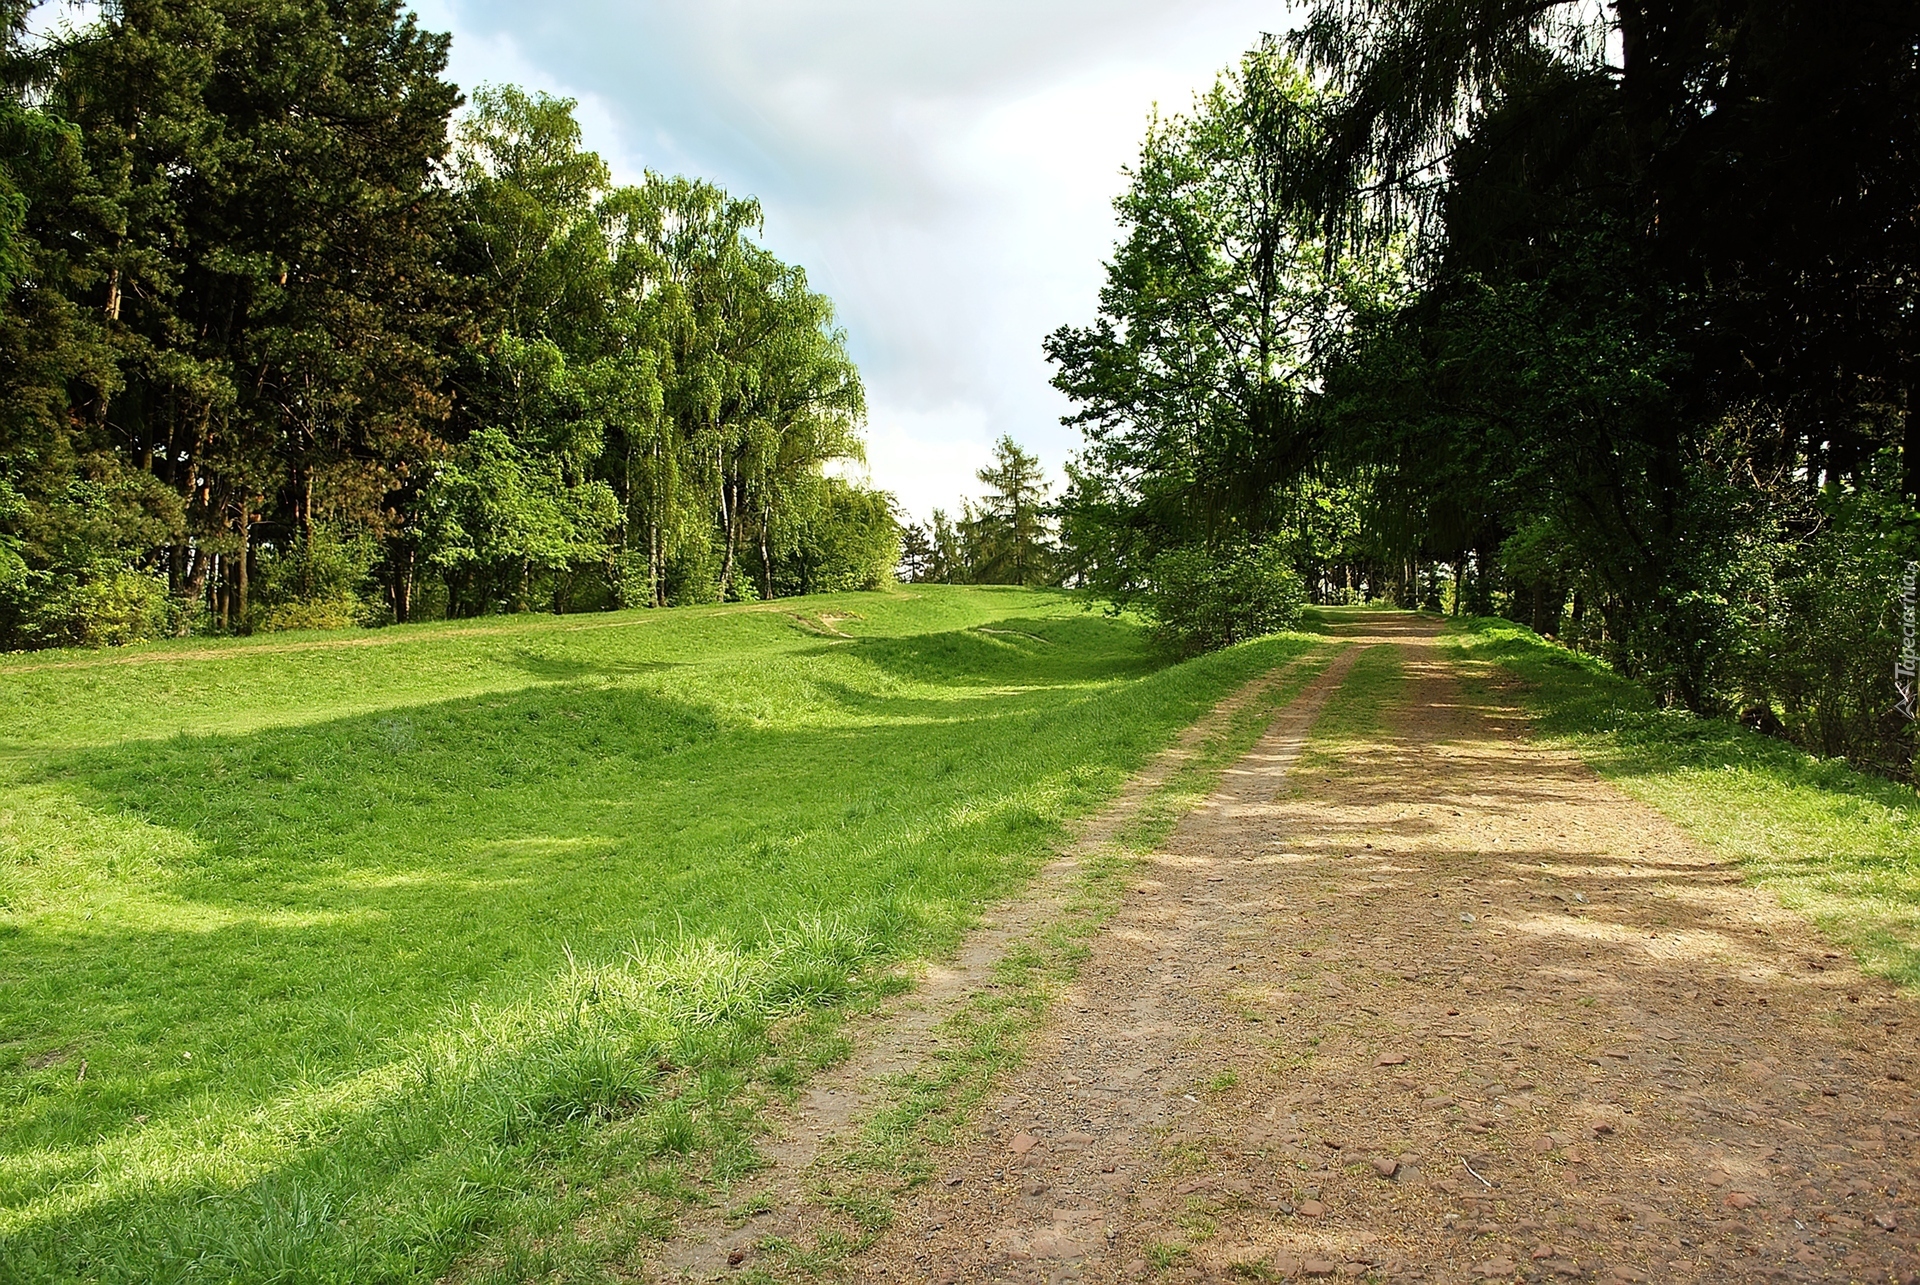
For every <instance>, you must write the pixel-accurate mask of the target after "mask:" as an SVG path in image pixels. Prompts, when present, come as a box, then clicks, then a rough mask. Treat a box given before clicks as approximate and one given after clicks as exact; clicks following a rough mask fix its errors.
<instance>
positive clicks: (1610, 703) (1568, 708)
mask: <svg viewBox="0 0 1920 1285" xmlns="http://www.w3.org/2000/svg"><path fill="white" fill-rule="evenodd" d="M1448 643H1449V645H1450V646H1451V647H1452V648H1453V650H1454V653H1455V655H1456V656H1457V657H1458V658H1459V659H1460V660H1461V661H1462V662H1463V663H1464V664H1465V665H1466V666H1467V667H1468V669H1469V671H1470V672H1472V673H1477V675H1478V677H1479V679H1480V680H1482V681H1485V680H1487V679H1488V678H1489V677H1490V676H1491V675H1490V673H1489V670H1490V669H1491V668H1492V667H1495V666H1497V667H1498V668H1500V669H1502V670H1505V671H1507V672H1508V673H1510V674H1511V675H1513V676H1514V677H1516V678H1518V679H1519V680H1520V688H1519V693H1520V696H1521V698H1522V700H1523V701H1524V703H1525V705H1526V707H1527V708H1528V710H1529V711H1530V713H1531V714H1532V716H1533V718H1534V724H1535V727H1536V729H1537V732H1538V734H1539V735H1541V736H1543V737H1545V738H1547V739H1549V740H1551V741H1555V742H1558V743H1561V744H1564V745H1568V746H1570V747H1572V748H1574V749H1576V750H1577V751H1578V752H1579V753H1580V754H1581V755H1582V756H1583V757H1584V758H1585V759H1586V760H1587V761H1588V762H1589V763H1591V764H1592V765H1593V767H1594V768H1595V769H1596V770H1598V771H1599V772H1600V774H1601V775H1603V776H1605V777H1607V778H1608V779H1609V780H1611V781H1613V782H1614V783H1615V784H1617V785H1619V786H1620V787H1621V788H1622V789H1624V790H1625V791H1626V792H1627V793H1629V794H1631V795H1633V796H1634V797H1635V798H1638V799H1641V800H1643V801H1644V802H1647V803H1649V804H1651V805H1653V806H1654V807H1656V808H1658V809H1659V810H1660V811H1662V812H1664V813H1666V814H1667V816H1669V817H1671V818H1672V819H1673V820H1674V821H1676V822H1677V823H1678V824H1679V825H1680V826H1681V827H1682V828H1684V829H1685V830H1687V832H1688V833H1690V834H1691V835H1693V836H1694V838H1696V839H1698V840H1699V841H1700V842H1702V843H1703V844H1705V845H1706V846H1707V847H1708V848H1710V849H1712V850H1713V851H1714V852H1716V853H1718V854H1720V855H1722V856H1724V857H1727V858H1729V859H1731V860H1734V861H1737V862H1739V863H1741V865H1742V866H1743V867H1744V869H1745V871H1746V873H1747V874H1748V876H1749V877H1750V878H1752V879H1753V880H1754V881H1755V882H1757V883H1759V884H1760V885H1762V886H1764V887H1766V888H1769V889H1772V890H1773V891H1774V892H1776V893H1777V894H1778V895H1779V896H1780V898H1781V899H1782V900H1783V901H1784V902H1785V903H1786V904H1787V905H1788V906H1791V907H1793V908H1795V909H1797V910H1800V911H1802V912H1804V913H1805V914H1807V915H1808V916H1810V917H1811V918H1812V919H1813V920H1814V921H1815V922H1817V923H1818V924H1819V925H1820V927H1821V928H1822V930H1823V931H1824V932H1826V933H1827V934H1828V935H1829V936H1830V937H1831V938H1832V939H1833V940H1835V941H1837V942H1840V943H1842V944H1844V945H1846V946H1847V947H1849V948H1851V949H1852V950H1853V951H1854V952H1855V953H1856V954H1857V955H1858V956H1859V957H1860V960H1861V962H1862V963H1863V964H1864V965H1865V966H1866V967H1867V968H1869V969H1870V970H1872V971H1875V972H1879V973H1881V974H1884V975H1885V976H1888V977H1891V978H1893V979H1895V980H1897V981H1899V982H1901V983H1902V984H1904V985H1907V986H1920V800H1917V799H1916V797H1915V794H1914V791H1913V790H1912V789H1911V788H1910V787H1907V786H1904V785H1900V784H1898V783H1895V782H1892V781H1888V780H1885V779H1883V778H1880V777H1875V776H1870V775H1867V774H1865V773H1861V772H1856V771H1854V770H1852V769H1851V768H1849V767H1848V766H1847V765H1846V764H1844V763H1842V762H1838V761H1835V760H1822V759H1816V758H1814V757H1812V756H1810V755H1808V754H1805V753H1803V752H1801V751H1800V750H1797V749H1794V748H1793V747H1792V746H1789V745H1787V744H1785V743H1783V742H1781V741H1777V740H1774V739H1772V738H1770V737H1765V736H1761V735H1759V734H1757V733H1754V732H1750V731H1748V730H1747V729H1745V728H1743V727H1740V726H1739V725H1737V724H1735V723H1731V722H1728V721H1726V720H1723V719H1701V718H1695V717H1693V716H1691V715H1688V714H1685V713H1682V712H1678V711H1674V710H1659V709H1656V708H1654V705H1653V702H1652V700H1651V698H1650V697H1649V696H1648V695H1647V693H1646V692H1645V691H1644V690H1643V689H1641V688H1640V687H1639V686H1637V685H1635V684H1633V683H1631V682H1628V681H1626V680H1625V679H1623V678H1621V677H1619V676H1618V675H1616V674H1614V673H1613V672H1612V671H1611V670H1609V669H1607V668H1606V666H1604V665H1602V664H1601V663H1599V662H1598V661H1595V660H1593V659H1592V658H1590V657H1584V656H1578V655H1575V654H1573V653H1572V652H1569V651H1566V650H1565V649H1563V648H1560V647H1557V646H1555V645H1554V644H1552V643H1549V642H1546V641H1544V640H1543V639H1541V638H1539V637H1537V636H1535V635H1534V634H1533V633H1532V632H1531V631H1529V630H1527V629H1524V628H1522V627H1520V626H1518V625H1512V624H1508V623H1507V622H1505V621H1499V620H1476V621H1470V622H1465V623H1463V624H1457V625H1456V626H1455V627H1454V628H1453V629H1452V630H1451V631H1450V632H1449V635H1448ZM1889 663H1891V662H1889Z"/></svg>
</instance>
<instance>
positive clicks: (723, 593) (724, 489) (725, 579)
mask: <svg viewBox="0 0 1920 1285" xmlns="http://www.w3.org/2000/svg"><path fill="white" fill-rule="evenodd" d="M720 521H721V524H722V525H723V526H724V527H725V529H726V533H727V556H726V558H725V560H724V561H722V562H721V564H720V601H722V602H725V601H726V600H727V595H728V594H730V593H732V592H733V558H734V553H735V551H736V550H737V549H738V548H739V546H740V497H739V495H738V494H736V493H735V491H734V486H733V483H732V482H722V483H721V484H720Z"/></svg>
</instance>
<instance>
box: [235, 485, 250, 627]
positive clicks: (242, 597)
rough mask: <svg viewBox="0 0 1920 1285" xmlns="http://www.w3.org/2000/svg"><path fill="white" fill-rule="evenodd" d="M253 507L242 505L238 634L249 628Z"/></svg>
mask: <svg viewBox="0 0 1920 1285" xmlns="http://www.w3.org/2000/svg"><path fill="white" fill-rule="evenodd" d="M250 507H252V506H251V504H250V503H249V502H248V501H245V500H243V501H241V503H240V559H239V561H238V562H236V563H235V564H234V600H235V603H236V605H237V611H238V615H237V616H236V618H235V621H234V631H235V632H236V633H238V632H243V631H245V629H246V627H247V563H248V562H249V561H251V560H252V557H253V523H252V521H251V520H250V519H251V515H250V514H249V513H248V512H247V510H248V509H249V508H250Z"/></svg>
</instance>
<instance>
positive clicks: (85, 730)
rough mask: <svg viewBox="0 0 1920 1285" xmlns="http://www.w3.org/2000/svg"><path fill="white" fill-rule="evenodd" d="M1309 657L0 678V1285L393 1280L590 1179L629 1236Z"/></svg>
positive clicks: (548, 632) (135, 654)
mask: <svg viewBox="0 0 1920 1285" xmlns="http://www.w3.org/2000/svg"><path fill="white" fill-rule="evenodd" d="M1312 645H1313V643H1312V641H1311V640H1310V639H1306V638H1301V637H1282V638H1274V639H1268V640H1265V641H1263V642H1260V643H1257V644H1253V645H1251V646H1247V647H1242V648H1237V649H1235V650H1233V651H1230V652H1227V653H1223V654H1219V655H1216V656H1212V657H1208V658H1205V659H1203V660H1200V661H1196V662H1192V663H1188V664H1184V665H1178V666H1167V665H1165V664H1164V663H1163V662H1161V661H1160V660H1159V659H1157V658H1156V657H1155V656H1154V655H1153V654H1152V653H1151V652H1150V651H1149V650H1148V648H1147V646H1146V643H1145V640H1144V638H1143V636H1142V633H1141V631H1140V630H1139V629H1138V628H1137V627H1136V626H1135V625H1133V624H1131V623H1129V622H1127V621H1124V620H1112V619H1107V618H1104V617H1102V616H1099V615H1097V614H1088V613H1085V612H1083V611H1082V610H1081V609H1080V608H1079V606H1078V605H1077V604H1075V603H1073V602H1071V601H1069V600H1068V599H1066V598H1065V597H1063V596H1061V595H1054V594H1046V593H1037V592H1029V591H1021V590H1002V589H960V588H927V589H925V590H924V591H916V592H915V593H912V594H908V593H897V594H888V595H846V596H840V597H827V598H811V599H804V600H795V601H792V602H784V603H780V604H767V605H748V606H741V607H728V608H711V609H694V610H684V611H674V612H662V613H626V614H620V615H611V616H584V617H569V618H553V617H527V618H517V619H507V620H503V619H492V620H483V621H477V622H471V623H468V624H461V625H432V626H417V627H406V628H399V629H390V630H385V631H380V632H377V633H372V634H364V635H360V634H355V635H345V636H324V635H309V636H296V635H279V636H275V637H272V638H266V639H256V640H245V641H236V642H231V643H219V644H208V643H204V642H184V643H175V644H164V645H156V646H150V647H146V648H140V649H129V650H127V651H123V652H114V653H57V654H40V655H28V656H16V657H8V658H0V996H4V999H3V1000H0V1279H4V1280H9V1281H12V1280H19V1281H56V1280H59V1281H65V1280H75V1279H79V1280H100V1281H174V1280H195V1281H202V1280H229V1279H233V1280H249V1281H255V1280H262V1281H264V1280H275V1281H355V1282H362V1281H380V1280H415V1279H431V1278H434V1277H435V1276H437V1275H439V1274H440V1273H442V1272H444V1271H445V1270H446V1269H447V1267H448V1265H449V1264H450V1263H452V1262H454V1261H455V1260H456V1258H457V1257H458V1256H459V1255H461V1254H462V1253H463V1252H464V1251H466V1250H469V1249H470V1248H471V1247H472V1246H473V1245H474V1243H475V1241H476V1238H477V1237H481V1236H485V1235H488V1234H492V1233H497V1232H501V1231H502V1229H510V1228H512V1227H515V1226H520V1227H527V1226H536V1227H537V1226H538V1225H541V1224H542V1223H543V1222H544V1223H549V1224H550V1223H553V1222H554V1221H556V1220H559V1219H581V1218H590V1217H600V1216H608V1217H613V1216H614V1215H612V1214H608V1213H607V1211H606V1210H605V1209H604V1208H603V1206H604V1204H605V1201H604V1200H601V1199H600V1198H599V1197H597V1196H596V1193H595V1190H594V1185H595V1182H596V1177H599V1178H608V1179H609V1180H610V1177H611V1175H613V1174H615V1173H616V1172H617V1173H619V1174H622V1175H625V1178H624V1181H625V1182H626V1183H627V1186H626V1187H625V1188H623V1189H622V1190H623V1193H624V1194H623V1195H622V1197H621V1203H622V1205H623V1210H622V1211H619V1213H618V1216H617V1218H616V1221H620V1230H619V1234H620V1235H625V1236H629V1237H635V1238H637V1237H642V1236H645V1235H649V1234H654V1233H655V1232H657V1231H658V1230H659V1227H660V1225H661V1224H660V1221H659V1220H660V1218H662V1217H664V1216H665V1213H666V1212H670V1211H671V1209H672V1207H673V1205H674V1202H675V1201H676V1200H678V1199H681V1198H684V1197H687V1196H689V1195H691V1194H692V1193H693V1191H694V1189H695V1188H696V1187H698V1186H699V1185H701V1184H705V1183H711V1182H714V1181H716V1180H717V1181H721V1182H724V1181H725V1180H727V1179H729V1178H730V1177H734V1176H737V1175H740V1174H743V1173H746V1172H748V1171H750V1170H751V1168H752V1167H753V1164H754V1158H753V1136H754V1135H753V1128H752V1122H753V1111H754V1109H755V1105H756V1104H757V1103H759V1102H762V1101H764V1100H765V1099H766V1098H767V1097H768V1096H769V1095H778V1094H779V1093H782V1092H787V1091H791V1088H792V1086H793V1085H795V1084H797V1083H799V1082H801V1081H802V1080H803V1079H804V1078H805V1076H806V1075H807V1074H808V1073H809V1072H810V1070H812V1069H813V1068H815V1067H817V1066H818V1065H820V1064H822V1063H824V1062H826V1061H830V1060H831V1059H832V1058H833V1057H834V1056H836V1054H837V1053H838V1051H839V1050H840V1049H841V1048H842V1047H843V1042H842V1041H841V1040H840V1037H839V1036H838V1035H837V1034H836V1022H837V1014H840V1013H843V1012H845V1011H847V1010H848V1009H849V1008H857V1007H858V1006H859V1005H861V1004H862V1003H866V1002H871V1000H872V999H873V998H874V997H875V996H877V995H879V994H882V993H884V992H886V991H887V990H888V989H890V988H893V987H896V986H898V985H899V984H900V983H899V982H897V980H895V978H896V976H897V974H896V973H895V972H893V971H891V969H890V966H891V965H894V964H896V963H898V962H899V961H901V960H903V959H907V958H911V957H915V956H921V955H926V954H932V953H938V952H940V951H941V950H943V949H945V948H947V947H949V946H950V945H951V944H952V943H953V942H955V941H956V940H957V937H958V935H959V933H960V932H961V931H962V930H963V929H964V927H965V926H966V925H967V924H968V923H969V922H970V921H971V920H972V918H973V917H974V916H975V915H976V913H977V911H978V909H979V908H980V907H981V906H982V904H983V903H985V902H987V901H989V900H991V899H993V898H995V897H997V896H1001V895H1004V894H1005V893H1007V892H1008V891H1010V890H1011V889H1013V888H1014V887H1016V886H1017V884H1018V883H1019V881H1020V880H1022V879H1023V878H1025V877H1026V876H1028V875H1029V874H1030V873H1031V872H1032V871H1033V870H1034V869H1036V868H1037V866H1038V864H1039V863H1040V862H1041V861H1042V860H1043V859H1044V858H1045V856H1046V854H1047V853H1048V852H1049V851H1051V850H1052V848H1053V847H1054V845H1056V844H1057V843H1058V842H1059V840H1060V838H1061V836H1062V835H1063V833H1064V827H1065V825H1066V823H1068V822H1069V821H1070V820H1071V819H1072V818H1074V817H1076V816H1078V815H1081V814H1084V813H1085V812H1087V811H1088V810H1090V809H1091V808H1093V807H1094V806H1096V805H1097V804H1098V803H1099V802H1100V801H1101V800H1103V799H1104V798H1106V797H1107V796H1109V795H1110V794H1111V793H1112V791H1113V790H1114V789H1116V788H1117V786H1118V785H1119V783H1120V782H1121V780H1123V779H1124V777H1125V775H1126V774H1127V773H1129V772H1130V771H1131V770H1133V769H1134V768H1135V767H1137V766H1138V765H1139V764H1140V763H1141V762H1142V761H1143V760H1144V758H1145V757H1146V756H1147V755H1148V754H1150V753H1151V752H1152V751H1154V750H1155V749H1157V748H1158V747H1160V746H1161V745H1163V744H1165V743H1166V742H1167V741H1168V740H1169V739H1170V738H1171V737H1172V736H1173V735H1174V734H1175V732H1176V731H1177V730H1178V729H1179V728H1180V727H1182V726H1184V725H1185V724H1187V723H1188V722H1191V721H1192V720H1193V719H1194V718H1195V717H1197V716H1198V715H1199V714H1200V713H1201V712H1202V711H1203V710H1204V709H1205V708H1207V707H1208V706H1209V705H1210V704H1211V703H1212V702H1214V701H1215V700H1216V699H1218V698H1219V697H1220V696H1221V695H1223V694H1225V693H1226V692H1227V691H1229V690H1231V689H1232V688H1233V687H1235V686H1236V685H1238V684H1239V683H1241V682H1243V681H1245V680H1246V679H1247V678H1249V677H1251V676H1253V675H1254V674H1256V673H1258V672H1261V671H1263V670H1265V669H1267V668H1269V667H1271V666H1273V665H1275V664H1277V663H1281V662H1283V661H1285V660H1288V659H1290V658H1292V657H1293V656H1296V655H1299V654H1300V653H1301V652H1302V651H1304V650H1305V649H1307V648H1309V647H1311V646H1312ZM610 1139H617V1144H616V1143H615V1142H611V1141H609V1140H610ZM556 1175H560V1176H559V1177H556ZM610 1189H611V1188H610ZM663 1211H665V1212H663ZM602 1239H603V1240H604V1239H605V1238H604V1237H603V1238H602ZM616 1248H617V1246H616Z"/></svg>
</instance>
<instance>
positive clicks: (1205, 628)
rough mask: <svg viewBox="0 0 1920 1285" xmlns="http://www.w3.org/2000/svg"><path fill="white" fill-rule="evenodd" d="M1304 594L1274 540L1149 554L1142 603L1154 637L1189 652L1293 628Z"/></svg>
mask: <svg viewBox="0 0 1920 1285" xmlns="http://www.w3.org/2000/svg"><path fill="white" fill-rule="evenodd" d="M1306 598H1307V595H1306V586H1305V584H1304V583H1303V582H1302V581H1301V579H1300V576H1299V573H1297V572H1296V571H1294V569H1293V567H1292V566H1291V565H1290V564H1289V563H1288V561H1287V557H1286V553H1285V551H1284V550H1283V549H1281V548H1280V547H1279V546H1277V545H1271V544H1268V545H1253V546H1246V547H1241V548H1237V549H1220V550H1210V549H1205V548H1201V547H1198V546H1193V547H1189V548H1184V549H1174V550H1171V551H1170V552H1167V553H1163V554H1161V555H1160V556H1159V557H1158V558H1156V559H1154V562H1153V568H1152V572H1151V575H1150V583H1149V585H1148V588H1147V592H1146V594H1145V595H1144V599H1143V602H1142V605H1143V606H1144V607H1145V609H1146V612H1147V615H1148V616H1149V617H1150V618H1151V619H1152V620H1153V623H1154V632H1155V634H1156V635H1157V636H1158V637H1159V639H1160V641H1161V642H1162V643H1163V644H1164V645H1166V646H1168V647H1170V648H1172V649H1173V650H1175V651H1178V652H1179V653H1181V654H1182V655H1187V656H1193V655H1198V654H1199V653H1201V652H1205V651H1213V650H1215V649H1217V648H1220V647H1229V646H1232V645H1233V644H1234V643H1237V642H1245V641H1246V640H1247V639H1249V638H1258V637H1261V636H1262V635H1264V634H1271V633H1278V632H1280V631H1281V630H1283V629H1292V628H1294V627H1296V626H1297V625H1298V624H1299V623H1300V613H1301V610H1302V608H1303V607H1304V606H1305V604H1306Z"/></svg>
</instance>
